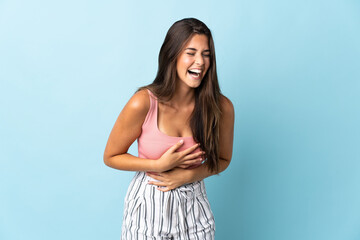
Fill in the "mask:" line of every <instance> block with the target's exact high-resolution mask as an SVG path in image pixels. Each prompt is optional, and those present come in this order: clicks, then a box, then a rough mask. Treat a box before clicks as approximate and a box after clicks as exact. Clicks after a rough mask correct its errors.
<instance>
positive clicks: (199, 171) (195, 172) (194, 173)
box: [187, 158, 230, 183]
mask: <svg viewBox="0 0 360 240" xmlns="http://www.w3.org/2000/svg"><path fill="white" fill-rule="evenodd" d="M229 164H230V161H229V160H225V159H222V158H220V161H219V171H217V172H211V171H210V170H209V169H208V167H207V164H206V162H205V163H204V164H202V165H201V166H199V167H197V168H194V169H188V170H187V171H189V172H188V173H189V174H188V183H192V182H196V181H201V180H203V179H205V178H207V177H210V176H212V175H215V174H219V173H221V172H223V171H224V170H225V169H226V168H227V167H228V166H229Z"/></svg>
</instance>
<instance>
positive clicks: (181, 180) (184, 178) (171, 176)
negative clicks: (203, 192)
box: [146, 168, 191, 192]
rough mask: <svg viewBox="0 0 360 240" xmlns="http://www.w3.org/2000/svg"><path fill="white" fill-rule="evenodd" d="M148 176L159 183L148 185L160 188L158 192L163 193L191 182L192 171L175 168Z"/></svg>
mask: <svg viewBox="0 0 360 240" xmlns="http://www.w3.org/2000/svg"><path fill="white" fill-rule="evenodd" d="M146 175H148V176H149V177H152V178H153V179H155V180H158V181H159V182H156V181H149V182H148V184H151V185H155V186H158V190H160V191H163V192H167V191H170V190H172V189H175V188H177V187H180V186H182V185H184V184H186V183H190V182H191V171H189V170H186V169H182V168H174V169H172V170H170V171H167V172H162V173H146Z"/></svg>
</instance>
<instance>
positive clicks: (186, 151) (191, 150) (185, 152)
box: [182, 143, 200, 155]
mask: <svg viewBox="0 0 360 240" xmlns="http://www.w3.org/2000/svg"><path fill="white" fill-rule="evenodd" d="M199 146H200V143H197V144H195V145H192V146H191V147H189V148H187V149H185V150H184V151H182V153H183V154H184V155H188V154H189V153H192V152H193V151H194V150H195V149H197V148H198V147H199Z"/></svg>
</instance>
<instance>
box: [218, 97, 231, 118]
mask: <svg viewBox="0 0 360 240" xmlns="http://www.w3.org/2000/svg"><path fill="white" fill-rule="evenodd" d="M220 107H221V112H222V113H223V114H225V115H227V116H229V115H230V116H231V115H234V105H233V103H232V102H231V100H230V99H229V98H227V97H226V96H224V95H222V94H221V95H220Z"/></svg>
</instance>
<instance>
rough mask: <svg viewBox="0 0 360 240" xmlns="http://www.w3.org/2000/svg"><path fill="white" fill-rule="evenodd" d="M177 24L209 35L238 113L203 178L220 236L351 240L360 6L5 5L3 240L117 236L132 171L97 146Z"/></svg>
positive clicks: (150, 74)
mask: <svg viewBox="0 0 360 240" xmlns="http://www.w3.org/2000/svg"><path fill="white" fill-rule="evenodd" d="M184 17H196V18H199V19H200V20H202V21H204V22H205V23H206V24H207V25H208V26H209V28H210V29H211V30H212V32H213V35H214V40H215V46H216V54H217V62H218V75H219V79H220V84H221V88H222V91H223V93H224V94H225V95H226V96H228V97H229V98H230V99H231V100H232V102H233V104H234V106H235V112H236V125H235V139H234V152H233V159H232V163H231V165H230V167H229V168H228V169H227V170H226V171H225V172H224V173H222V174H221V175H220V176H213V177H211V178H209V179H206V184H207V191H208V195H209V199H210V202H211V204H212V209H213V212H214V214H215V218H216V223H217V232H216V236H217V239H220V240H222V239H244V240H289V239H291V240H304V239H305V240H322V239H324V240H356V239H360V204H359V203H360V186H359V183H360V174H359V170H360V148H359V143H360V127H359V122H360V108H359V102H360V96H359V92H360V70H359V69H360V68H359V65H360V64H359V63H360V44H359V43H360V2H359V1H357V0H327V1H325V0H324V1H318V0H314V1H308V0H295V1H285V0H273V1H265V0H239V1H222V2H221V1H213V2H210V1H205V0H204V1H201V0H200V1H131V2H130V1H113V0H109V1H85V0H82V1H78V0H75V1H74V0H72V1H69V0H62V1H45V0H43V1H41V0H33V1H19V0H11V1H10V0H7V1H4V0H2V1H1V0H0V79H1V81H0V107H1V113H0V114H1V118H0V135H1V141H0V150H1V155H0V159H1V165H0V194H1V196H0V239H4V240H18V239H34V240H35V239H36V240H39V239H46V240H47V239H51V240H57V239H88V240H90V239H94V240H95V239H119V236H120V227H121V218H122V210H123V199H124V196H125V192H126V189H127V186H128V184H129V182H130V179H131V177H132V176H133V173H132V172H122V171H117V170H114V169H111V168H108V167H106V166H105V165H104V163H103V159H102V156H103V151H104V148H105V144H106V141H107V138H108V135H109V133H110V131H111V128H112V126H113V124H114V122H115V120H116V118H117V116H118V114H119V113H120V111H121V109H122V108H123V106H124V105H125V103H126V102H127V101H128V99H129V98H130V97H131V96H132V94H133V93H134V91H135V90H136V89H137V88H138V87H140V86H142V85H145V84H148V83H150V82H152V80H153V79H154V77H155V74H156V71H157V57H158V52H159V50H160V46H161V44H162V42H163V40H164V37H165V34H166V32H167V30H168V28H169V27H170V26H171V25H172V23H174V22H175V21H176V20H179V19H182V18H184ZM130 152H131V153H132V154H137V149H136V145H135V144H134V145H133V146H132V147H131V149H130Z"/></svg>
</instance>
